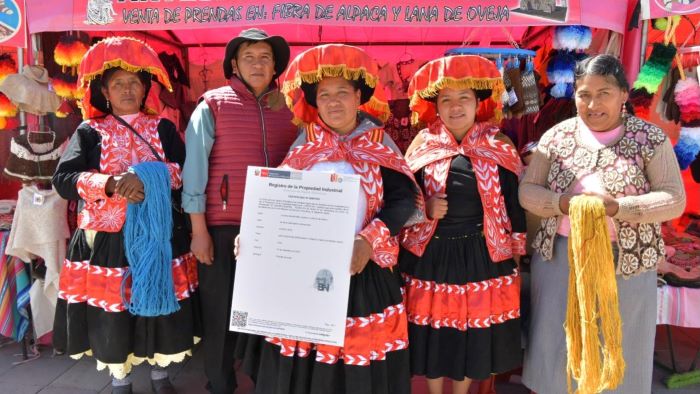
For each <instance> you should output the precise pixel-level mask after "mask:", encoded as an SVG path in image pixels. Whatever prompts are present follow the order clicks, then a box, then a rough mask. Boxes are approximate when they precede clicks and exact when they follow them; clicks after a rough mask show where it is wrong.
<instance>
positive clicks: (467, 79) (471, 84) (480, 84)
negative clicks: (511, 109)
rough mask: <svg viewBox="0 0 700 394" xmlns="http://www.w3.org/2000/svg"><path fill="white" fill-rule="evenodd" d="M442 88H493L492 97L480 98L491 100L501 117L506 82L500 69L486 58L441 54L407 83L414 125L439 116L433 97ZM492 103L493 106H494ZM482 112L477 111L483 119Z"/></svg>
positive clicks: (495, 116) (496, 117) (480, 89)
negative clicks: (502, 95) (504, 82)
mask: <svg viewBox="0 0 700 394" xmlns="http://www.w3.org/2000/svg"><path fill="white" fill-rule="evenodd" d="M443 88H451V89H474V90H476V91H490V95H489V96H481V97H480V98H481V99H482V100H492V101H493V103H494V104H495V107H496V108H495V109H494V110H493V111H494V115H493V118H495V120H500V119H501V117H502V110H501V109H502V107H503V106H502V104H501V94H503V92H504V91H505V85H504V84H503V78H502V76H501V73H500V72H498V68H496V65H495V64H493V62H491V61H490V60H488V59H486V58H484V57H481V56H475V55H459V56H447V57H441V58H439V59H435V60H433V61H431V62H428V63H426V64H425V65H423V67H421V68H420V69H418V71H416V73H415V74H414V75H413V78H412V79H411V83H410V84H409V86H408V96H409V97H410V99H411V103H410V107H411V110H412V111H413V114H412V115H411V122H412V123H413V124H430V123H432V122H433V121H435V120H436V119H437V108H436V106H435V102H434V99H435V98H436V97H437V95H438V93H439V92H440V89H443ZM479 93H480V92H477V96H480V94H479ZM489 106H490V107H493V105H489ZM489 106H481V107H480V108H487V107H489ZM480 115H481V114H478V113H477V118H480Z"/></svg>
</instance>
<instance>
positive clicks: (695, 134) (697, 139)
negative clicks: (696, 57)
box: [673, 77, 700, 170]
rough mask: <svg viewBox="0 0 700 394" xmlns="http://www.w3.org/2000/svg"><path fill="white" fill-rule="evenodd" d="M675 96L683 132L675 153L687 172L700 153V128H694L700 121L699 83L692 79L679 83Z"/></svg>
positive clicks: (675, 147)
mask: <svg viewBox="0 0 700 394" xmlns="http://www.w3.org/2000/svg"><path fill="white" fill-rule="evenodd" d="M674 96H675V101H676V103H677V104H678V108H679V110H680V114H681V117H680V120H681V132H680V137H679V138H678V142H677V143H676V146H674V147H673V151H674V152H675V153H676V158H677V159H678V164H679V166H680V168H681V169H682V170H685V169H686V168H688V166H690V163H692V162H693V160H695V157H696V156H697V155H698V153H699V152H700V127H693V125H696V124H698V121H700V85H698V81H697V80H696V79H694V78H691V77H688V78H686V79H684V80H680V81H678V83H677V84H676V87H675V91H674Z"/></svg>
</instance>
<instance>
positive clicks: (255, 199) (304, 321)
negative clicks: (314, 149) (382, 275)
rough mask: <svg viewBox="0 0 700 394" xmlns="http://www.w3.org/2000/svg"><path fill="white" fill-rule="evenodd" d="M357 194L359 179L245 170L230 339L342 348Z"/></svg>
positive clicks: (352, 176)
mask: <svg viewBox="0 0 700 394" xmlns="http://www.w3.org/2000/svg"><path fill="white" fill-rule="evenodd" d="M359 193H360V178H359V176H357V175H345V174H336V173H327V172H311V171H297V170H287V169H278V168H264V167H248V174H247V178H246V184H245V196H244V199H243V215H242V218H241V235H240V239H239V241H240V251H239V256H238V262H237V265H236V279H235V282H234V287H233V288H234V291H233V301H232V305H231V320H230V327H229V328H230V329H231V330H232V331H238V332H245V333H250V334H257V335H266V336H276V337H281V338H287V339H294V340H299V341H307V342H316V343H322V344H327V345H335V346H343V342H344V338H345V320H346V314H347V308H348V293H349V289H350V260H351V258H352V249H353V244H354V239H355V221H356V218H357V209H358V208H357V206H358V196H359ZM222 253H225V252H222Z"/></svg>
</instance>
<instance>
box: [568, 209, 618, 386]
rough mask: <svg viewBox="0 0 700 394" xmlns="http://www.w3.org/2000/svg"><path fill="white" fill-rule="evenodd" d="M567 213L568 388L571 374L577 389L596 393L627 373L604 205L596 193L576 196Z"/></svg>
mask: <svg viewBox="0 0 700 394" xmlns="http://www.w3.org/2000/svg"><path fill="white" fill-rule="evenodd" d="M569 219H570V222H571V233H570V234H569V292H568V297H567V298H568V304H567V308H566V321H565V322H564V331H565V332H566V350H567V356H566V372H567V385H568V391H569V393H571V390H572V389H571V385H572V383H571V379H572V378H573V379H576V383H577V387H578V389H577V391H576V392H577V393H580V394H589V393H599V392H601V391H603V390H610V389H614V388H616V387H617V386H618V385H619V384H620V383H621V382H622V379H623V377H624V374H625V360H624V358H623V354H622V321H621V319H620V309H619V303H618V297H617V282H616V281H615V262H614V259H613V253H612V247H611V244H610V235H609V233H608V225H607V221H606V216H605V206H604V205H603V202H602V201H601V200H600V199H599V198H597V197H592V196H576V197H574V198H572V199H571V202H570V205H569ZM601 338H602V339H603V343H602V344H601Z"/></svg>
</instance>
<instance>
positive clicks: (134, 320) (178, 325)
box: [54, 213, 201, 378]
mask: <svg viewBox="0 0 700 394" xmlns="http://www.w3.org/2000/svg"><path fill="white" fill-rule="evenodd" d="M174 216H178V215H177V214H176V213H174ZM173 219H174V221H175V229H174V231H173V239H172V243H171V244H172V252H173V257H174V260H173V279H174V282H175V283H174V285H175V288H174V291H175V292H176V295H177V297H178V300H179V306H180V309H179V310H178V311H176V312H174V313H172V314H169V315H167V316H158V317H143V316H134V315H132V314H131V313H129V311H128V310H125V309H124V307H123V303H122V302H121V300H122V297H123V294H122V293H124V292H125V291H126V292H129V291H130V289H129V286H127V287H126V289H124V290H122V289H121V288H120V286H121V278H120V276H121V275H123V272H124V269H125V268H127V267H128V266H129V264H128V262H127V258H126V253H125V250H124V241H123V236H122V233H121V232H118V233H105V232H97V233H96V234H95V238H94V243H93V248H90V246H89V244H88V241H87V236H86V232H85V231H83V230H80V229H79V230H77V231H76V232H75V234H74V236H73V238H72V240H71V242H70V246H69V252H68V256H67V260H66V262H65V263H64V266H63V270H62V272H61V280H60V285H59V299H58V302H57V305H56V315H55V319H54V347H55V348H56V349H57V350H59V351H62V352H66V353H67V354H68V355H70V356H71V357H73V358H80V357H82V356H83V355H92V356H94V357H95V359H96V360H97V367H98V369H100V370H101V369H103V368H105V367H107V368H108V369H109V372H110V374H112V375H113V376H115V377H117V378H123V377H124V376H125V375H126V374H128V373H129V372H130V371H131V368H132V366H133V365H138V364H140V363H142V362H143V361H148V362H149V363H150V364H151V365H155V364H158V365H159V366H161V367H165V366H167V365H168V364H170V363H172V362H180V361H183V360H184V358H185V356H188V355H191V351H192V347H193V346H194V344H195V342H196V341H197V340H198V337H200V336H201V333H200V332H201V328H200V323H199V322H200V316H199V300H198V295H197V286H198V283H197V275H196V272H197V269H196V264H197V263H196V260H195V259H194V257H193V256H192V255H191V254H190V253H189V250H188V249H189V237H188V235H187V232H186V230H185V228H184V222H183V218H182V217H178V218H175V217H174V218H173ZM127 283H130V282H127Z"/></svg>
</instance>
